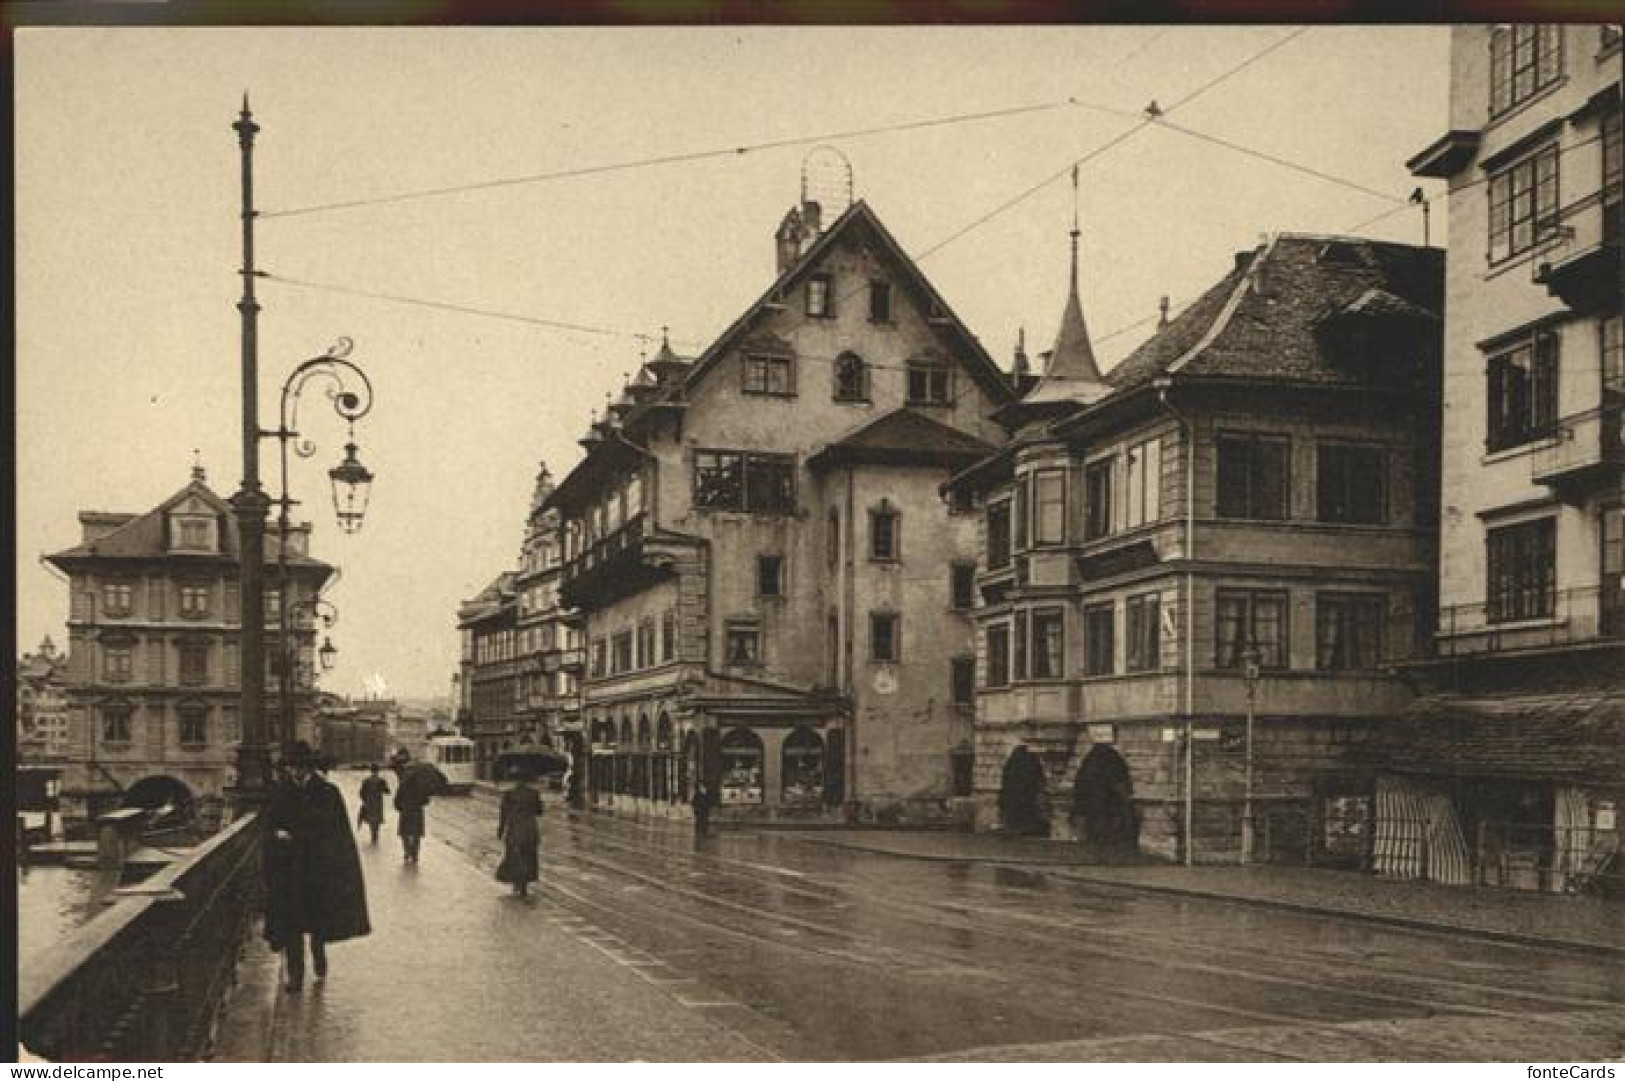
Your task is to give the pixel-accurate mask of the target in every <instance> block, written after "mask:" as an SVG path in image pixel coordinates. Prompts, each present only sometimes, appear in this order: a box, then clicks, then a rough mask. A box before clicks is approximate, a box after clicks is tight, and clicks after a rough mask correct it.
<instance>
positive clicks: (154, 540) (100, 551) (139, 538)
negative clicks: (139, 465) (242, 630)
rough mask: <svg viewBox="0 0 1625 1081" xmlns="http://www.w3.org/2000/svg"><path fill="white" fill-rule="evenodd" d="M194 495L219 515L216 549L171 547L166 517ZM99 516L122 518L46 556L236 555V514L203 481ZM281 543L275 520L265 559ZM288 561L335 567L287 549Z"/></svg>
mask: <svg viewBox="0 0 1625 1081" xmlns="http://www.w3.org/2000/svg"><path fill="white" fill-rule="evenodd" d="M191 499H195V500H198V501H201V502H202V503H204V504H206V505H207V506H208V507H209V508H210V509H211V510H212V511H213V512H214V513H215V515H216V516H217V517H218V518H219V520H220V522H221V529H220V531H219V541H220V546H219V549H218V550H217V551H214V552H184V551H173V550H171V549H170V547H169V544H168V540H167V537H166V531H165V517H166V516H167V515H168V514H169V512H170V511H171V510H172V509H173V508H174V507H175V506H176V505H178V504H180V503H184V502H186V501H187V500H191ZM100 517H102V518H104V519H106V520H108V521H111V520H114V519H115V518H123V519H125V521H124V522H123V524H122V525H119V526H117V527H115V528H114V529H113V530H112V531H111V532H109V533H107V534H105V535H103V536H101V537H99V538H97V539H96V540H93V541H90V542H88V543H83V544H77V545H74V546H73V547H72V548H66V549H64V550H62V551H60V552H57V553H54V554H53V555H50V556H47V557H46V558H47V559H48V560H50V561H52V562H53V563H55V562H57V561H66V562H69V563H74V562H78V561H80V560H84V559H179V560H199V561H204V560H210V559H220V558H221V557H224V558H226V559H230V560H235V559H236V558H237V525H236V523H237V515H236V512H235V511H233V510H232V507H231V504H230V503H227V502H226V501H225V500H224V499H222V498H220V496H218V495H216V494H215V493H214V491H213V490H212V489H211V488H210V487H209V486H208V485H207V484H205V483H204V482H203V481H201V480H193V481H192V482H191V483H189V484H187V485H186V487H184V488H182V489H181V490H180V491H178V492H176V493H175V494H174V495H172V496H170V497H169V498H168V499H165V500H164V501H163V502H162V503H159V504H158V505H157V506H156V507H154V508H153V509H151V510H149V511H147V512H146V513H145V514H131V515H122V514H120V515H111V514H107V515H101V516H100ZM281 543H282V539H281V537H280V535H279V534H278V533H277V531H276V528H275V524H274V523H273V524H272V525H271V527H270V528H269V529H268V530H267V532H266V534H265V559H266V561H267V562H274V561H276V560H277V558H278V553H279V547H280V545H281ZM286 561H287V563H288V564H289V565H290V566H295V567H311V568H322V569H325V570H331V569H332V567H331V566H330V565H329V564H327V563H324V562H322V561H321V560H319V559H313V558H312V557H310V556H308V555H304V554H302V553H300V552H296V551H294V550H292V549H291V548H290V549H289V550H288V553H287V557H286Z"/></svg>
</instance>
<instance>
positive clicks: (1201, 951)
mask: <svg viewBox="0 0 1625 1081" xmlns="http://www.w3.org/2000/svg"><path fill="white" fill-rule="evenodd" d="M597 825H598V824H597V823H596V822H595V823H594V826H593V830H592V832H593V838H592V839H593V842H594V844H595V845H598V846H601V847H612V848H616V849H619V850H621V851H623V852H627V853H630V854H636V855H638V856H642V857H650V856H663V857H665V863H666V866H667V867H668V869H670V870H673V871H677V872H681V871H683V870H684V869H685V868H686V867H688V866H689V865H692V864H695V863H702V862H708V863H710V864H711V865H712V867H711V868H710V870H711V872H712V874H713V875H714V874H715V873H716V872H717V871H718V870H722V871H723V872H724V873H726V874H728V875H729V876H730V877H733V878H737V879H741V880H745V881H753V880H752V878H751V876H750V875H749V874H747V873H745V872H742V871H739V870H737V868H738V867H740V866H744V867H759V866H760V865H753V864H749V863H747V862H746V861H740V860H736V859H732V858H729V857H724V856H719V855H716V854H715V853H694V852H690V851H682V850H675V849H668V848H664V847H661V846H650V845H647V844H638V843H635V842H636V840H637V839H638V838H636V836H634V837H633V838H632V839H631V840H620V839H610V838H608V837H606V836H605V834H606V833H607V832H609V831H600V830H598V829H597ZM616 832H619V833H621V834H622V836H623V837H624V836H625V834H626V827H622V829H620V830H617V831H616ZM589 858H597V859H598V860H599V862H600V863H603V862H604V861H603V860H602V858H601V857H589ZM606 869H613V870H620V869H622V868H621V867H620V866H619V865H614V866H613V867H609V868H606ZM770 870H772V871H773V872H775V873H777V871H778V869H770ZM630 873H635V874H642V872H630ZM797 874H798V878H797V881H798V883H802V882H807V881H808V878H807V876H806V872H798V873H797ZM644 877H645V879H646V884H649V885H653V886H657V887H661V888H666V887H668V886H669V883H668V881H667V880H665V879H661V878H658V877H656V876H644ZM1061 881H1067V882H1073V881H1076V880H1073V879H1062V880H1061ZM753 884H754V883H753ZM958 885H959V886H960V887H961V888H969V889H974V890H976V891H977V892H978V893H981V894H984V895H985V894H987V893H989V892H993V893H999V892H1003V891H1004V890H1005V889H1006V888H1005V887H1000V886H997V885H985V884H981V883H972V882H968V881H967V882H962V883H959V884H958ZM773 889H774V890H775V891H778V892H781V893H782V892H786V887H785V886H784V885H783V884H782V883H778V882H775V883H774V884H773ZM799 892H801V893H804V894H809V895H813V896H819V897H823V898H830V899H838V898H841V897H842V896H843V895H853V896H855V897H857V898H861V900H863V901H864V902H865V903H867V904H870V905H872V906H875V907H877V908H883V909H886V910H889V911H891V912H893V913H895V914H897V915H899V916H901V917H902V918H903V919H906V920H910V921H912V922H917V923H920V922H927V921H922V920H921V918H920V913H919V912H918V911H917V909H918V907H920V906H925V907H928V908H933V909H935V910H937V911H938V912H941V913H943V914H947V915H951V916H953V917H955V918H957V919H959V920H961V921H962V923H961V926H962V929H964V930H966V931H974V932H975V933H977V934H980V935H984V936H986V935H989V934H995V935H999V936H1001V937H1003V938H1005V939H1007V940H1010V939H1011V938H1012V937H1015V936H1019V940H1020V941H1023V942H1026V943H1027V944H1030V945H1040V946H1043V947H1045V948H1053V947H1054V946H1055V944H1056V943H1055V937H1054V936H1055V931H1056V929H1057V928H1058V927H1066V928H1071V929H1075V930H1078V931H1080V932H1082V933H1085V934H1088V935H1091V936H1094V937H1105V938H1108V939H1111V940H1113V941H1114V942H1117V943H1121V944H1122V946H1123V947H1125V948H1124V949H1112V948H1111V947H1109V946H1106V945H1101V944H1088V945H1086V944H1083V943H1079V942H1077V941H1075V940H1074V941H1070V942H1067V943H1065V947H1066V948H1067V949H1069V950H1071V951H1072V952H1074V953H1077V952H1085V953H1087V954H1089V955H1090V956H1093V957H1097V958H1105V959H1109V960H1115V961H1123V962H1128V963H1133V964H1152V965H1155V966H1158V967H1161V968H1164V969H1170V970H1183V971H1190V972H1198V973H1203V974H1206V975H1210V976H1217V977H1219V978H1223V979H1234V978H1237V977H1239V978H1243V979H1248V980H1252V981H1254V982H1257V983H1268V984H1276V985H1279V986H1291V987H1298V988H1303V989H1307V990H1312V991H1315V992H1318V993H1322V994H1329V995H1332V996H1335V997H1338V998H1341V999H1345V1000H1348V999H1353V1000H1363V1001H1366V1002H1368V1003H1384V1004H1388V1005H1395V1006H1402V1007H1405V1008H1407V1009H1411V1010H1415V1011H1419V1012H1422V1013H1433V1012H1439V1011H1441V1010H1452V1011H1455V1012H1466V1013H1480V1014H1488V1015H1519V1014H1521V1013H1524V1012H1530V1011H1533V1010H1536V1009H1553V1008H1557V1009H1596V1008H1617V1007H1618V1006H1619V1005H1620V1004H1621V1003H1620V1001H1619V1000H1617V999H1602V998H1595V997H1585V996H1581V995H1572V994H1558V993H1553V992H1547V991H1540V992H1534V991H1529V990H1527V989H1522V988H1508V987H1505V986H1503V985H1500V984H1495V983H1488V982H1484V981H1472V980H1466V979H1463V978H1461V977H1460V976H1456V977H1448V976H1434V975H1429V974H1426V973H1417V972H1409V971H1407V972H1401V973H1396V972H1395V971H1394V970H1393V969H1392V967H1391V966H1389V967H1386V968H1385V967H1383V966H1380V965H1377V964H1362V963H1361V962H1358V961H1354V960H1351V959H1349V958H1348V957H1346V956H1341V957H1339V958H1338V962H1337V970H1338V971H1339V972H1340V973H1341V974H1342V975H1350V974H1363V975H1365V976H1367V977H1370V978H1377V979H1385V980H1390V981H1394V980H1396V979H1397V980H1399V981H1404V982H1407V983H1409V984H1412V985H1420V986H1415V987H1414V989H1413V990H1412V991H1411V992H1410V993H1394V992H1393V991H1382V990H1375V989H1371V988H1365V987H1351V986H1349V985H1348V984H1347V983H1343V982H1329V981H1327V980H1324V979H1312V978H1306V977H1303V976H1300V975H1295V974H1293V973H1291V972H1281V971H1279V970H1261V969H1260V968H1258V967H1257V966H1258V965H1259V964H1260V962H1263V963H1266V964H1271V965H1291V964H1301V965H1303V966H1305V967H1311V968H1314V967H1320V968H1324V963H1325V957H1324V955H1316V954H1312V953H1311V954H1306V953H1302V952H1297V953H1294V952H1293V951H1287V950H1281V949H1275V950H1271V951H1269V952H1267V953H1264V954H1260V953H1259V952H1258V951H1256V950H1248V949H1244V948H1241V947H1231V946H1225V945H1222V944H1216V943H1208V942H1192V941H1190V940H1188V939H1183V938H1179V939H1173V940H1170V939H1169V938H1167V937H1166V936H1161V937H1153V936H1151V935H1148V934H1145V933H1143V932H1142V933H1137V932H1130V931H1124V930H1122V929H1117V928H1102V927H1099V926H1097V925H1095V924H1092V923H1089V922H1087V921H1086V920H1082V919H1079V918H1078V914H1077V913H1076V912H1075V911H1070V910H1063V909H1059V908H1057V907H1056V906H1053V905H1051V906H1049V907H1048V908H1047V909H1046V910H1044V911H1034V912H1027V911H1012V910H1009V909H1004V910H1002V911H1001V912H1000V913H999V915H1000V916H1001V917H1003V918H1005V919H1007V920H1010V921H1013V922H1016V923H1021V924H1030V925H1036V928H1037V930H1036V931H1035V932H1033V933H1027V932H1021V931H1016V930H1014V929H998V930H996V929H993V928H990V927H988V926H987V925H986V924H981V923H976V922H975V920H974V915H975V914H976V913H975V910H974V908H973V907H972V906H971V905H969V904H964V903H954V902H946V901H940V900H930V899H920V898H910V899H909V900H908V901H907V902H899V901H897V900H896V899H895V898H893V897H891V896H890V895H889V894H887V893H885V892H880V891H875V890H865V889H860V888H858V887H856V886H854V885H852V884H851V883H846V884H843V885H840V886H829V887H827V888H826V890H825V891H824V892H822V893H818V894H812V893H811V891H807V890H806V889H804V888H803V889H801V890H800V891H799ZM1127 892H1130V893H1132V888H1129V889H1128V891H1127ZM701 897H702V899H703V900H705V901H707V902H709V903H715V904H724V905H736V906H738V910H739V911H743V912H746V913H747V914H753V915H759V913H758V912H757V910H755V909H753V908H751V907H750V906H748V905H739V904H738V902H729V901H722V900H721V899H717V898H715V897H714V895H711V894H702V895H701ZM1022 897H1023V901H1024V903H1025V904H1026V906H1027V907H1031V906H1032V905H1033V904H1035V903H1036V904H1040V905H1042V904H1044V901H1043V900H1042V897H1041V895H1039V894H1037V893H1034V892H1031V891H1025V890H1024V891H1023V893H1022ZM1068 899H1069V900H1070V899H1071V897H1070V895H1068ZM780 915H783V914H780ZM786 918H793V917H786ZM927 925H928V926H930V927H932V929H936V928H937V924H936V923H934V922H929V923H928V924H927ZM1385 933H1387V932H1386V929H1385ZM1133 947H1141V948H1143V949H1147V950H1152V951H1156V954H1157V955H1158V956H1156V957H1153V958H1148V957H1147V956H1146V955H1144V954H1142V953H1138V952H1134V950H1133V949H1132V948H1133ZM1171 948H1172V949H1177V950H1178V951H1179V952H1180V953H1181V954H1185V955H1190V954H1197V955H1200V956H1202V957H1204V958H1206V961H1207V962H1212V963H1206V962H1204V961H1196V960H1177V961H1175V960H1170V959H1168V958H1167V956H1166V955H1167V953H1168V952H1169V950H1170V949H1171ZM1235 961H1245V962H1246V963H1247V964H1246V966H1245V967H1238V966H1237V965H1236V964H1234V963H1231V962H1235ZM1435 990H1444V991H1449V992H1454V996H1453V997H1454V998H1455V1001H1442V1000H1441V999H1439V998H1437V997H1435V996H1434V991H1435ZM1464 991H1467V992H1470V993H1471V996H1472V999H1471V1000H1469V1001H1462V1000H1461V995H1462V992H1464ZM1486 1000H1487V1001H1486Z"/></svg>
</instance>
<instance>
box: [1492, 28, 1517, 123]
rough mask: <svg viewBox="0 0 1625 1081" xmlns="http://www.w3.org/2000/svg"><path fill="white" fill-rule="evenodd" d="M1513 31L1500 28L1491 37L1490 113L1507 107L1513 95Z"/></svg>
mask: <svg viewBox="0 0 1625 1081" xmlns="http://www.w3.org/2000/svg"><path fill="white" fill-rule="evenodd" d="M1511 35H1512V29H1511V28H1510V27H1506V26H1498V27H1496V28H1495V31H1494V32H1493V33H1492V34H1491V35H1490V112H1491V113H1492V114H1493V113H1499V112H1501V111H1502V110H1504V109H1505V108H1506V107H1507V103H1508V102H1509V101H1510V100H1511V93H1512V48H1511V45H1512V42H1511Z"/></svg>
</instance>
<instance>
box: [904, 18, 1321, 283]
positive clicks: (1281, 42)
mask: <svg viewBox="0 0 1625 1081" xmlns="http://www.w3.org/2000/svg"><path fill="white" fill-rule="evenodd" d="M1311 29H1312V28H1311V27H1307V26H1301V27H1299V28H1298V29H1296V30H1294V31H1292V32H1291V33H1290V34H1287V35H1286V36H1284V37H1281V38H1277V39H1276V40H1275V41H1273V42H1271V43H1270V44H1269V45H1266V46H1265V47H1264V48H1262V49H1260V50H1258V51H1257V52H1255V53H1253V54H1252V55H1251V56H1249V57H1247V58H1246V59H1244V60H1242V61H1241V62H1240V63H1238V64H1236V65H1234V66H1233V67H1230V68H1228V69H1226V70H1225V71H1223V72H1220V73H1219V74H1218V75H1216V76H1215V77H1213V78H1212V79H1209V80H1208V81H1207V82H1205V83H1203V84H1202V85H1201V86H1199V87H1197V88H1196V89H1195V90H1192V91H1191V92H1190V93H1188V94H1186V95H1185V96H1184V97H1181V98H1179V99H1178V100H1176V101H1175V102H1174V103H1173V104H1172V105H1169V106H1167V107H1166V108H1162V109H1158V110H1157V111H1156V112H1152V111H1151V109H1154V108H1156V102H1155V101H1153V102H1152V104H1151V108H1148V110H1147V112H1146V114H1145V115H1144V116H1143V118H1142V119H1141V120H1139V121H1138V122H1137V123H1136V124H1135V125H1134V126H1133V127H1130V128H1125V129H1124V130H1123V131H1120V132H1118V133H1117V134H1116V135H1115V136H1113V137H1112V138H1111V139H1109V140H1107V141H1106V142H1104V143H1102V144H1101V145H1100V146H1097V147H1095V148H1094V149H1093V150H1090V151H1088V152H1087V153H1085V154H1084V155H1083V156H1082V157H1081V158H1076V159H1074V160H1073V161H1070V162H1068V163H1067V164H1066V165H1065V166H1064V167H1063V168H1061V169H1060V170H1059V171H1057V172H1054V173H1051V174H1050V175H1049V176H1047V177H1045V178H1044V179H1043V180H1040V181H1039V182H1038V183H1036V184H1034V185H1032V186H1031V187H1029V188H1027V189H1026V190H1025V191H1022V192H1020V193H1018V194H1017V195H1015V196H1013V197H1012V198H1010V199H1008V200H1006V201H1005V202H1003V203H1000V204H999V205H998V206H996V207H994V208H993V209H992V210H990V211H988V212H987V213H986V214H983V215H982V216H981V217H979V218H977V219H976V220H974V221H972V222H970V223H969V224H967V225H965V226H963V227H961V228H960V229H958V230H956V231H955V232H953V233H950V234H949V235H948V236H946V237H944V238H943V239H941V240H939V241H937V242H936V243H935V244H933V245H931V247H929V248H927V249H926V250H925V251H923V252H921V253H920V254H919V256H918V259H919V260H921V261H923V260H925V259H928V258H930V257H931V256H932V255H934V254H936V253H937V252H939V251H941V250H942V249H943V248H946V247H947V246H948V245H949V244H952V243H953V242H954V241H956V240H958V239H960V238H961V237H963V236H965V235H966V234H968V233H970V232H972V231H974V230H976V229H979V228H981V227H982V226H983V225H985V224H987V223H988V222H990V221H992V220H993V219H994V218H996V217H998V216H999V215H1000V214H1003V213H1004V212H1005V211H1006V210H1009V209H1010V208H1011V207H1013V206H1016V205H1017V204H1019V203H1022V202H1025V201H1026V200H1027V199H1029V198H1031V197H1032V196H1033V195H1035V194H1037V193H1038V192H1040V191H1042V190H1043V189H1044V188H1047V187H1049V186H1050V185H1051V184H1053V183H1055V182H1056V181H1057V180H1059V179H1061V178H1062V177H1064V176H1066V175H1067V174H1068V173H1070V172H1071V171H1072V170H1073V169H1075V168H1077V167H1078V166H1080V165H1084V164H1086V163H1088V162H1090V161H1093V160H1094V159H1096V158H1098V157H1100V156H1102V155H1103V154H1106V153H1108V152H1109V151H1111V150H1113V149H1115V148H1116V147H1118V146H1121V145H1122V144H1123V143H1125V142H1127V141H1128V140H1129V139H1132V138H1133V137H1134V136H1136V135H1138V134H1139V133H1140V132H1142V131H1144V130H1145V129H1146V128H1148V127H1150V126H1151V125H1152V124H1155V123H1157V122H1158V120H1159V119H1161V118H1162V117H1166V116H1167V115H1168V114H1169V113H1171V112H1173V111H1174V110H1175V109H1179V108H1183V107H1184V106H1186V105H1189V104H1190V103H1191V102H1193V101H1195V100H1196V99H1197V98H1199V97H1201V96H1202V95H1203V94H1206V93H1207V92H1208V91H1210V90H1212V89H1213V88H1214V87H1216V86H1218V85H1219V84H1221V83H1223V82H1225V81H1227V80H1229V79H1231V78H1233V77H1235V76H1236V75H1239V74H1241V72H1243V71H1245V70H1246V69H1247V68H1249V67H1251V66H1252V65H1254V64H1256V63H1258V62H1259V61H1260V60H1262V59H1264V58H1265V57H1266V56H1268V55H1270V54H1271V53H1273V52H1275V51H1276V50H1277V49H1280V48H1281V47H1283V46H1285V45H1287V44H1289V43H1290V42H1293V41H1295V40H1297V39H1298V38H1300V37H1302V36H1303V35H1305V34H1307V33H1308V32H1309V31H1310V30H1311ZM1111 111H1112V112H1115V113H1118V115H1122V114H1121V111H1120V110H1111Z"/></svg>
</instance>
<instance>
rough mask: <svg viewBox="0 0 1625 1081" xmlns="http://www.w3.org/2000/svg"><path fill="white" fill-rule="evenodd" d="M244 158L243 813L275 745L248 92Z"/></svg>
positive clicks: (261, 785)
mask: <svg viewBox="0 0 1625 1081" xmlns="http://www.w3.org/2000/svg"><path fill="white" fill-rule="evenodd" d="M232 128H233V129H235V130H236V132H237V145H238V148H239V151H240V154H241V159H242V170H241V171H242V229H243V239H242V242H243V265H242V269H241V270H240V271H239V273H240V274H241V275H242V279H243V283H242V284H243V294H242V297H241V299H239V300H238V301H237V311H238V312H239V313H240V315H241V317H242V363H241V368H242V439H243V479H242V484H241V486H240V487H239V488H238V489H237V492H236V494H234V495H233V496H232V497H231V506H232V511H233V513H234V515H235V517H236V519H237V539H238V552H237V559H238V575H239V579H238V581H239V590H240V593H239V598H240V599H239V604H238V609H239V623H240V625H241V630H240V635H241V639H240V641H241V650H242V664H241V682H242V685H241V689H240V697H239V701H238V720H239V723H240V724H241V725H242V733H241V736H240V738H239V740H238V743H237V777H236V781H235V784H234V785H233V786H232V800H233V802H234V804H235V805H236V808H237V810H238V812H239V813H241V812H246V811H250V810H252V809H254V808H255V807H257V806H258V805H259V804H260V803H261V802H262V801H263V800H264V798H265V790H266V787H267V785H268V784H269V783H270V780H271V748H270V744H269V742H268V739H267V732H266V727H265V714H264V707H265V614H264V613H265V517H266V514H267V512H268V511H269V510H270V505H271V504H270V500H269V499H267V498H266V496H265V492H264V491H262V490H261V488H260V457H259V443H260V425H259V311H260V306H259V301H258V300H256V299H255V297H254V278H255V276H256V273H257V272H256V271H255V269H254V214H255V211H254V135H255V133H256V132H258V131H259V130H260V129H259V125H257V124H255V123H254V118H253V114H252V113H250V112H249V109H248V95H247V94H244V95H243V110H242V112H241V113H240V114H239V115H238V117H237V122H236V123H235V124H233V125H232Z"/></svg>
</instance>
